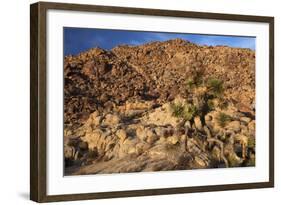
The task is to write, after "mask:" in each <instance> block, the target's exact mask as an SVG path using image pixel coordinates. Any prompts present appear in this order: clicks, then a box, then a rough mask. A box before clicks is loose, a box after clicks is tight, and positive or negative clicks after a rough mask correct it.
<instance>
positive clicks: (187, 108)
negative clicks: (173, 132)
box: [182, 104, 198, 120]
mask: <svg viewBox="0 0 281 205" xmlns="http://www.w3.org/2000/svg"><path fill="white" fill-rule="evenodd" d="M183 108H184V109H183V115H182V117H183V119H184V120H191V119H193V118H194V117H195V115H196V114H197V112H198V109H197V107H196V106H195V105H191V104H185V105H184V107H183Z"/></svg>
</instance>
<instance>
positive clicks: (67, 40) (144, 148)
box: [62, 27, 256, 176]
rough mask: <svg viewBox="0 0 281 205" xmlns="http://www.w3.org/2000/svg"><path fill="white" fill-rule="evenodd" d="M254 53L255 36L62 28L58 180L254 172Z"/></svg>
mask: <svg viewBox="0 0 281 205" xmlns="http://www.w3.org/2000/svg"><path fill="white" fill-rule="evenodd" d="M255 49H256V37H255V36H230V35H229V36H228V35H215V34H200V33H196V34H195V33H172V32H155V31H133V30H113V29H97V28H78V27H64V28H63V54H62V55H63V56H62V57H63V77H64V81H63V83H64V85H63V86H64V87H63V96H64V97H63V98H64V99H63V100H64V102H63V103H64V105H63V112H64V113H63V118H64V120H63V123H64V125H63V126H64V135H63V146H64V156H63V157H64V175H65V176H72V175H91V174H114V173H132V172H156V171H174V170H193V171H196V170H198V169H218V168H234V167H245V168H247V167H254V166H255V155H256V153H255V87H256V83H255Z"/></svg>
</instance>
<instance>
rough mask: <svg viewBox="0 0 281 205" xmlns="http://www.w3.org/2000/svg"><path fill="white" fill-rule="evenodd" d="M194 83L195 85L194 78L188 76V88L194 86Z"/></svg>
mask: <svg viewBox="0 0 281 205" xmlns="http://www.w3.org/2000/svg"><path fill="white" fill-rule="evenodd" d="M193 85H194V81H193V79H192V78H188V79H187V80H186V86H187V88H188V89H190V88H192V87H193Z"/></svg>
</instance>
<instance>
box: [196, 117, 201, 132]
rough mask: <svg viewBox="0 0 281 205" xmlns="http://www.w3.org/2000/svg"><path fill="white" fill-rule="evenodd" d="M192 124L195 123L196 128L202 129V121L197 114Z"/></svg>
mask: <svg viewBox="0 0 281 205" xmlns="http://www.w3.org/2000/svg"><path fill="white" fill-rule="evenodd" d="M194 124H195V128H196V129H198V130H202V122H201V120H200V117H199V116H197V117H195V118H194Z"/></svg>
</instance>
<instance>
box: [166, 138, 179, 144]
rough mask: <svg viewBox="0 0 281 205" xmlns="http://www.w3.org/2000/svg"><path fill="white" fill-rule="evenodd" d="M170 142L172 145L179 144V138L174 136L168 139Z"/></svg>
mask: <svg viewBox="0 0 281 205" xmlns="http://www.w3.org/2000/svg"><path fill="white" fill-rule="evenodd" d="M168 142H170V143H171V144H173V145H175V144H177V143H178V142H179V138H178V137H177V136H172V137H169V138H168Z"/></svg>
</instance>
